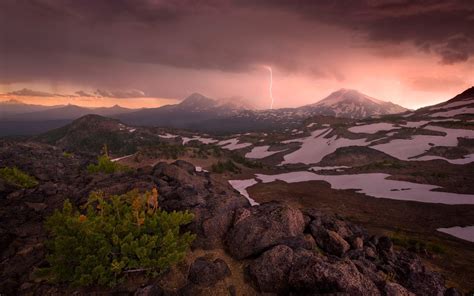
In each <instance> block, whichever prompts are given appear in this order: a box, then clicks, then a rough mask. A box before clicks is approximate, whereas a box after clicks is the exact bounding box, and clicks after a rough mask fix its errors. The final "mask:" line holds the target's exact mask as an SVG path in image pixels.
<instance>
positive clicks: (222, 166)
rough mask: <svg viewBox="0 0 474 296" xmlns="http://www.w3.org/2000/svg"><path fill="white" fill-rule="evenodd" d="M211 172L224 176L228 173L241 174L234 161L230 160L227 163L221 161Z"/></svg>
mask: <svg viewBox="0 0 474 296" xmlns="http://www.w3.org/2000/svg"><path fill="white" fill-rule="evenodd" d="M211 171H212V172H214V173H218V174H222V173H224V172H227V171H229V172H232V173H240V168H239V167H238V166H236V165H235V163H234V162H233V161H232V160H228V161H225V162H222V161H220V160H219V161H217V163H215V164H213V165H212V167H211Z"/></svg>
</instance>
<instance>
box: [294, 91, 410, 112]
mask: <svg viewBox="0 0 474 296" xmlns="http://www.w3.org/2000/svg"><path fill="white" fill-rule="evenodd" d="M301 109H303V110H307V111H309V112H310V113H312V114H313V115H329V116H336V117H346V118H365V117H370V116H374V115H386V114H395V113H403V112H406V111H408V109H406V108H404V107H402V106H399V105H396V104H393V103H391V102H385V101H381V100H378V99H375V98H372V97H370V96H368V95H365V94H363V93H361V92H358V91H357V90H352V89H344V88H343V89H340V90H338V91H335V92H333V93H332V94H330V95H329V96H328V97H326V98H325V99H323V100H321V101H319V102H317V103H314V104H310V105H306V106H303V107H301Z"/></svg>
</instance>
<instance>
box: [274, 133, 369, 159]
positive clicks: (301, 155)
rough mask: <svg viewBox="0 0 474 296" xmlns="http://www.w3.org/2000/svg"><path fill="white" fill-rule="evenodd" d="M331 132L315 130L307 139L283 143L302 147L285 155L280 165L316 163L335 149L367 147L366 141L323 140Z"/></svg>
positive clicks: (332, 138) (334, 138)
mask: <svg viewBox="0 0 474 296" xmlns="http://www.w3.org/2000/svg"><path fill="white" fill-rule="evenodd" d="M331 131H332V129H324V130H315V131H313V132H312V133H311V136H309V137H307V138H301V139H294V140H288V141H283V142H282V143H291V142H300V143H302V145H301V148H300V149H298V150H296V151H294V152H292V153H289V154H286V155H285V156H284V157H283V158H284V160H283V162H282V163H281V164H289V163H304V164H311V163H318V162H320V161H321V159H323V157H324V156H326V155H329V154H331V153H333V152H334V151H336V149H337V148H340V147H347V146H367V145H368V144H369V143H368V142H367V141H366V139H356V140H351V139H345V138H337V136H332V137H331V138H328V139H326V138H324V137H325V136H326V135H328V134H329V133H330V132H331Z"/></svg>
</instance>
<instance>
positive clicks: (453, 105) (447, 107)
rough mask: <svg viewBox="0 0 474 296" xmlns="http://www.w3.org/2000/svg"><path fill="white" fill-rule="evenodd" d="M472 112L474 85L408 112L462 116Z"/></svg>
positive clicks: (420, 115)
mask: <svg viewBox="0 0 474 296" xmlns="http://www.w3.org/2000/svg"><path fill="white" fill-rule="evenodd" d="M472 114H474V86H473V87H470V88H468V89H466V90H465V91H463V92H462V93H460V94H458V95H457V96H455V97H454V98H452V99H450V100H448V101H445V102H442V103H439V104H436V105H433V106H429V107H424V108H421V109H419V110H416V111H415V112H413V113H411V114H409V116H415V117H442V118H446V117H463V116H467V115H472Z"/></svg>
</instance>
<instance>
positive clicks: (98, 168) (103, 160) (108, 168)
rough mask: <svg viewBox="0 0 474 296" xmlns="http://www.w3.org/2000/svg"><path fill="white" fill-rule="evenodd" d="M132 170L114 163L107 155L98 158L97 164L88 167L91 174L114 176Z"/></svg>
mask: <svg viewBox="0 0 474 296" xmlns="http://www.w3.org/2000/svg"><path fill="white" fill-rule="evenodd" d="M129 170H130V168H129V167H127V166H125V165H121V164H120V163H117V162H113V161H112V160H110V158H109V157H108V156H107V155H101V156H99V157H98V158H97V164H90V165H89V166H88V167H87V171H88V172H89V173H92V174H93V173H106V174H112V173H115V172H125V171H129Z"/></svg>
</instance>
